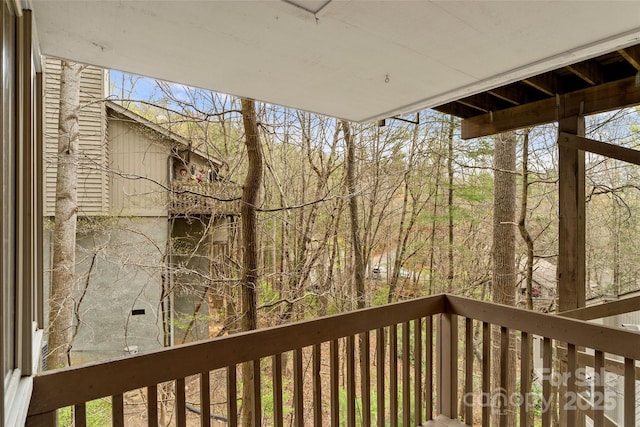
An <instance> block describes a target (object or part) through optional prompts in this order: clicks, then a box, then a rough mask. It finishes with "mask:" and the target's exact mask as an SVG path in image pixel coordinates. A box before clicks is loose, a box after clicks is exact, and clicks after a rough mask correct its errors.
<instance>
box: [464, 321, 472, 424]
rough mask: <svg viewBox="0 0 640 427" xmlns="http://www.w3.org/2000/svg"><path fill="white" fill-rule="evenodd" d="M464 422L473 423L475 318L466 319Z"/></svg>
mask: <svg viewBox="0 0 640 427" xmlns="http://www.w3.org/2000/svg"><path fill="white" fill-rule="evenodd" d="M464 327H465V329H464V341H465V344H464V354H465V356H464V357H465V360H464V395H463V397H462V404H463V405H464V422H465V423H466V424H467V425H471V424H473V319H471V318H469V317H467V318H465V320H464Z"/></svg>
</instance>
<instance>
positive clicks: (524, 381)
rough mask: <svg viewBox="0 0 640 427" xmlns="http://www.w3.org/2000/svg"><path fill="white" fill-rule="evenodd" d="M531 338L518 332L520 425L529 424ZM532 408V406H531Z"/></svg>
mask: <svg viewBox="0 0 640 427" xmlns="http://www.w3.org/2000/svg"><path fill="white" fill-rule="evenodd" d="M530 351H531V338H530V337H529V334H528V333H527V332H524V331H523V332H522V333H521V334H520V397H521V399H520V426H521V427H528V426H529V424H530V423H529V409H530V408H529V407H528V406H529V403H530V402H529V396H530V395H531V366H530V365H531V362H530V360H531V359H530V353H529V352H530ZM531 410H533V408H531Z"/></svg>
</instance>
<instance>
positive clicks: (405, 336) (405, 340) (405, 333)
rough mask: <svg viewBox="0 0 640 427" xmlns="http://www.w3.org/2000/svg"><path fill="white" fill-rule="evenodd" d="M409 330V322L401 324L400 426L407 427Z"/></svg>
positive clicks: (409, 393) (408, 415)
mask: <svg viewBox="0 0 640 427" xmlns="http://www.w3.org/2000/svg"><path fill="white" fill-rule="evenodd" d="M410 334H411V330H410V327H409V322H404V323H403V324H402V425H403V426H408V425H409V423H410V422H411V378H410V373H409V368H410V367H411V366H410V364H411V359H410V358H409V356H410V355H411V349H410V345H411V344H410V340H409V335H410Z"/></svg>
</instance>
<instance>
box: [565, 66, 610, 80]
mask: <svg viewBox="0 0 640 427" xmlns="http://www.w3.org/2000/svg"><path fill="white" fill-rule="evenodd" d="M566 68H567V69H568V70H569V71H571V72H572V73H573V74H575V75H576V76H578V77H580V78H581V79H582V80H584V81H585V82H587V83H588V84H590V85H591V86H595V85H599V84H602V83H603V82H604V73H603V71H602V67H600V64H598V63H597V62H596V61H584V62H578V63H577V64H573V65H569V66H568V67H566Z"/></svg>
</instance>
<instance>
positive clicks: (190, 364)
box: [29, 295, 446, 415]
mask: <svg viewBox="0 0 640 427" xmlns="http://www.w3.org/2000/svg"><path fill="white" fill-rule="evenodd" d="M445 300H446V297H445V296H444V295H435V296H431V297H427V298H421V299H416V300H411V301H405V302H399V303H395V304H389V305H384V306H380V307H374V308H368V309H363V310H358V311H354V312H350V313H345V314H337V315H334V316H327V317H323V318H319V319H314V320H309V321H304V322H299V323H293V324H290V325H283V326H276V327H271V328H265V329H259V330H256V331H249V332H241V333H238V334H235V335H231V336H227V337H222V338H216V339H212V340H208V341H204V342H199V343H193V344H185V345H181V346H177V347H172V348H168V349H163V350H157V351H154V352H150V353H145V354H141V355H136V356H125V357H123V358H120V359H115V360H112V361H107V362H99V363H94V364H89V365H85V366H80V367H70V368H64V369H58V370H53V371H49V372H45V373H43V374H41V375H38V376H36V377H35V379H34V386H33V389H34V391H33V396H32V399H31V405H30V407H29V415H38V414H43V413H47V412H50V411H53V410H56V409H58V408H63V407H65V406H70V405H73V404H76V403H80V402H85V401H90V400H94V399H97V398H100V397H105V396H111V395H114V394H119V393H122V392H123V391H128V390H135V389H137V388H141V387H146V386H150V385H155V384H159V383H162V382H165V381H172V380H175V379H176V378H184V377H187V376H190V375H195V374H199V373H201V372H208V371H213V370H215V369H219V368H224V367H226V366H231V365H236V364H239V363H242V362H246V361H250V360H257V359H260V358H263V357H267V356H270V355H274V354H280V353H283V352H286V351H290V350H294V349H297V348H302V347H307V346H311V345H314V344H320V343H323V342H327V341H331V340H335V339H338V338H342V337H347V336H351V335H356V334H359V333H362V332H367V331H371V330H375V329H378V328H382V327H385V326H390V325H395V324H398V323H402V322H406V321H409V320H413V319H417V318H420V317H425V316H430V315H433V314H438V313H442V312H443V311H444V307H445ZM176 361H180V363H176ZM70 385H73V386H70Z"/></svg>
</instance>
